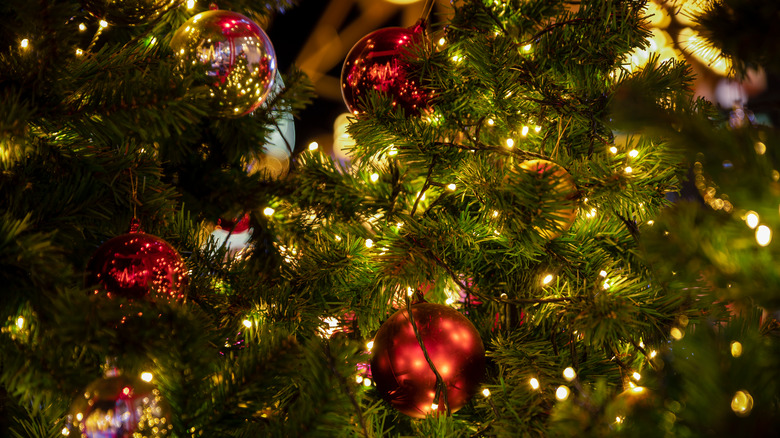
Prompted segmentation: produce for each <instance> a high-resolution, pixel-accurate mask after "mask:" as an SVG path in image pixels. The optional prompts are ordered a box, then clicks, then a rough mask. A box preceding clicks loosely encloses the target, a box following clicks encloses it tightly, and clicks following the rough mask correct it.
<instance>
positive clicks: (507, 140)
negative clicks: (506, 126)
mask: <svg viewBox="0 0 780 438" xmlns="http://www.w3.org/2000/svg"><path fill="white" fill-rule="evenodd" d="M514 145H515V141H514V140H512V139H511V138H507V139H506V147H508V148H511V147H514Z"/></svg>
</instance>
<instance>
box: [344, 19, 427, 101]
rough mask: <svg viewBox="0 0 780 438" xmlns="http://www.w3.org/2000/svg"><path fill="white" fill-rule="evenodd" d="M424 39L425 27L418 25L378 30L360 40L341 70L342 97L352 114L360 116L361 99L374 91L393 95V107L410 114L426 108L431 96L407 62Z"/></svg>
mask: <svg viewBox="0 0 780 438" xmlns="http://www.w3.org/2000/svg"><path fill="white" fill-rule="evenodd" d="M423 38H424V25H423V22H418V23H417V24H416V25H414V26H412V27H411V28H403V27H388V28H385V29H379V30H377V31H374V32H371V33H370V34H368V35H366V36H365V37H363V39H361V40H360V41H358V42H357V44H355V45H354V46H353V47H352V49H351V50H350V51H349V53H348V54H347V57H346V59H345V60H344V66H343V67H342V70H341V95H342V96H343V97H344V103H345V104H346V105H347V108H348V109H349V112H351V113H352V114H356V115H357V114H360V112H361V111H362V108H361V103H360V99H365V98H366V97H367V96H368V93H369V91H371V90H375V91H378V92H380V93H382V94H386V95H389V96H392V98H393V105H394V106H395V105H400V106H401V107H403V108H404V109H405V110H406V112H407V113H412V114H413V113H417V112H419V111H420V110H422V109H424V108H426V107H427V105H428V100H429V99H430V93H429V92H428V91H427V90H425V89H423V88H422V87H421V86H420V83H419V80H418V79H417V78H415V77H412V75H411V74H410V66H409V64H408V63H407V62H406V61H405V59H404V58H405V56H408V53H409V49H410V48H411V47H412V46H413V45H415V44H420V43H421V42H422V41H423Z"/></svg>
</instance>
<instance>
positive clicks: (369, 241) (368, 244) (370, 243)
mask: <svg viewBox="0 0 780 438" xmlns="http://www.w3.org/2000/svg"><path fill="white" fill-rule="evenodd" d="M372 246H374V241H373V240H371V239H366V248H371V247H372Z"/></svg>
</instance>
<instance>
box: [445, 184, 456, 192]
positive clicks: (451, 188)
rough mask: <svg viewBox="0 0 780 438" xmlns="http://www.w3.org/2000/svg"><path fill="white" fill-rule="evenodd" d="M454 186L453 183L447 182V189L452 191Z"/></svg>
mask: <svg viewBox="0 0 780 438" xmlns="http://www.w3.org/2000/svg"><path fill="white" fill-rule="evenodd" d="M455 188H456V187H455V184H447V190H450V191H454V190H455Z"/></svg>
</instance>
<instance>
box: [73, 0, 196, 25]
mask: <svg viewBox="0 0 780 438" xmlns="http://www.w3.org/2000/svg"><path fill="white" fill-rule="evenodd" d="M182 3H184V0H81V4H82V5H83V6H84V10H86V11H87V12H89V13H90V14H92V15H93V16H95V17H96V18H99V19H101V20H105V21H107V22H108V23H111V24H115V25H134V24H141V23H148V22H150V21H152V20H155V19H156V18H158V17H159V16H160V15H162V14H164V13H166V12H167V11H169V10H170V9H173V8H175V7H178V6H179V5H181V4H182Z"/></svg>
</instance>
